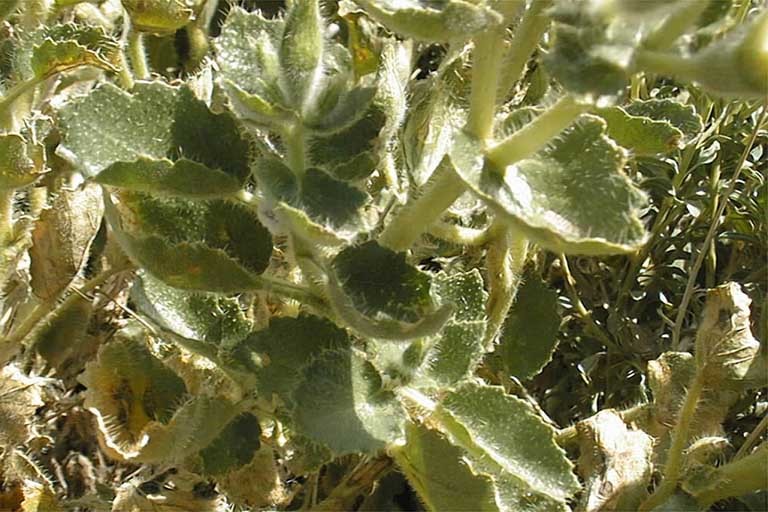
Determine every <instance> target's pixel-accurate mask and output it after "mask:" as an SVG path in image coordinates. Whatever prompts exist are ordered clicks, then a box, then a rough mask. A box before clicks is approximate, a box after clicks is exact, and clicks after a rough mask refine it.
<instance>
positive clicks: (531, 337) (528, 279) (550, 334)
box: [493, 273, 560, 380]
mask: <svg viewBox="0 0 768 512" xmlns="http://www.w3.org/2000/svg"><path fill="white" fill-rule="evenodd" d="M559 329H560V312H559V310H558V307H557V292H555V291H554V290H551V289H549V288H547V285H546V284H545V283H544V282H543V281H542V280H541V279H540V278H539V277H538V276H536V275H533V274H531V273H529V274H528V275H527V276H525V277H523V283H522V285H521V286H520V288H519V290H518V292H517V299H516V300H515V303H514V304H513V305H512V308H511V309H510V310H509V313H508V314H507V318H506V319H505V320H504V326H503V327H502V334H501V339H500V341H499V346H498V347H496V351H495V352H494V357H493V359H496V358H498V364H500V365H501V368H502V369H503V370H504V371H505V372H506V373H507V374H509V375H514V376H515V377H517V378H518V379H520V380H526V379H530V378H531V377H534V376H535V375H537V374H538V373H539V372H540V371H541V370H542V368H544V366H545V365H546V364H547V363H548V362H549V361H550V360H551V359H552V354H553V353H554V351H555V347H556V346H557V333H558V331H559Z"/></svg>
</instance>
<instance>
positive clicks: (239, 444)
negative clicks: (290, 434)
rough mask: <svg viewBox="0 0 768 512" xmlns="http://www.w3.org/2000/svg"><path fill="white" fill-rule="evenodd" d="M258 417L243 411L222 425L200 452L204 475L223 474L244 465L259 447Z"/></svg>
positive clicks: (259, 430)
mask: <svg viewBox="0 0 768 512" xmlns="http://www.w3.org/2000/svg"><path fill="white" fill-rule="evenodd" d="M259 436H261V426H260V425H259V419H258V418H257V417H256V416H254V415H253V414H251V413H243V414H241V415H240V416H238V417H236V418H235V419H234V420H232V421H231V422H230V423H229V425H227V426H226V427H224V430H222V431H221V433H220V434H219V436H218V437H217V438H216V439H214V440H213V442H211V443H210V444H209V445H208V446H207V447H206V448H204V449H203V450H202V451H201V452H200V458H201V460H202V464H201V469H202V472H203V474H205V475H213V476H218V475H224V474H225V473H227V472H229V471H232V470H235V469H237V468H239V467H241V466H245V465H246V464H248V463H249V462H251V459H252V458H253V455H254V454H255V453H256V451H258V449H259V448H260V447H261V441H260V440H259Z"/></svg>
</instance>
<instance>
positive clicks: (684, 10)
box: [642, 1, 709, 50]
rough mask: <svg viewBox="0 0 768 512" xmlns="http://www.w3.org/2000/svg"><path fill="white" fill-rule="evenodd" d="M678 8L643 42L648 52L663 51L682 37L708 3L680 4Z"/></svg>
mask: <svg viewBox="0 0 768 512" xmlns="http://www.w3.org/2000/svg"><path fill="white" fill-rule="evenodd" d="M679 5H680V7H679V8H678V9H677V10H676V11H675V12H673V13H672V14H671V15H669V16H668V17H667V18H666V19H665V20H664V22H663V23H662V24H661V26H660V27H659V28H658V29H656V30H654V31H653V32H652V33H651V34H650V35H649V36H648V37H646V38H645V41H643V44H642V46H643V47H644V48H648V49H649V50H663V49H664V48H667V47H669V46H670V45H671V44H672V43H674V42H675V40H676V39H677V38H678V37H680V36H681V35H683V34H684V33H685V31H686V30H687V29H688V27H690V26H691V24H693V23H695V22H696V21H697V20H698V19H699V16H700V15H701V13H702V12H704V9H706V8H707V6H708V5H709V3H708V2H698V1H696V2H680V4H679Z"/></svg>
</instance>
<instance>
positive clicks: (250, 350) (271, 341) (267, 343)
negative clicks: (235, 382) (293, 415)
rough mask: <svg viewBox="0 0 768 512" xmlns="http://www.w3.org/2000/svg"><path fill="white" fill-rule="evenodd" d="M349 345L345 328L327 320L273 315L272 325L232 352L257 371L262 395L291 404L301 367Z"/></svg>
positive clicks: (306, 316)
mask: <svg viewBox="0 0 768 512" xmlns="http://www.w3.org/2000/svg"><path fill="white" fill-rule="evenodd" d="M349 346H350V338H349V335H348V334H347V333H346V332H345V331H344V330H342V329H339V328H338V327H336V326H335V325H334V324H333V323H332V322H330V321H328V320H326V319H323V318H320V317H317V316H313V315H309V314H302V315H299V316H298V317H297V318H289V317H285V318H280V317H278V318H272V319H271V320H270V322H269V326H267V327H265V328H264V329H261V330H259V331H255V332H253V333H251V335H250V336H248V337H247V338H246V339H245V340H243V342H242V343H240V344H239V345H238V346H237V347H236V348H235V350H234V352H233V355H234V357H236V358H237V359H238V360H239V361H242V362H243V364H244V365H246V366H247V367H249V368H250V369H251V371H253V372H255V374H256V376H257V381H258V391H259V394H260V395H261V396H263V397H264V398H265V399H267V400H271V398H272V395H273V394H276V395H278V396H279V397H280V398H281V399H282V400H283V402H285V403H289V402H290V399H291V392H292V391H293V389H294V388H295V387H296V385H297V384H298V383H299V381H300V377H301V368H302V367H303V366H304V365H306V364H307V363H308V362H309V361H310V360H311V359H312V357H313V356H314V355H315V354H318V353H320V352H322V351H325V350H342V349H346V348H349ZM257 363H258V364H257Z"/></svg>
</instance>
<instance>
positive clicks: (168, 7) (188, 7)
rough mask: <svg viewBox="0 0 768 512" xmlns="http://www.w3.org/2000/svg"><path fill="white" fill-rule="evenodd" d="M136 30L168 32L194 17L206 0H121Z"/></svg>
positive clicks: (182, 25) (158, 32) (180, 26)
mask: <svg viewBox="0 0 768 512" xmlns="http://www.w3.org/2000/svg"><path fill="white" fill-rule="evenodd" d="M121 1H122V4H123V7H125V10H126V11H128V14H129V15H130V16H131V24H132V25H133V26H134V27H136V30H141V31H142V32H152V33H155V34H167V33H172V32H175V31H177V30H178V29H180V28H182V27H184V26H185V25H186V24H187V23H189V22H190V21H192V20H193V19H194V16H195V14H196V13H197V12H199V11H200V9H201V8H202V7H203V5H204V4H205V1H204V0H183V1H179V0H121Z"/></svg>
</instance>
